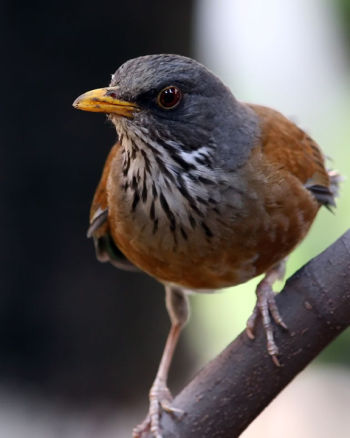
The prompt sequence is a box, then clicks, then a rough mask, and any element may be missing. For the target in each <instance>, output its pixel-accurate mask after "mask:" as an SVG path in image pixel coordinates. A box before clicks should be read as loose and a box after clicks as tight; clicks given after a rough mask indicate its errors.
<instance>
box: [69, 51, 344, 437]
mask: <svg viewBox="0 0 350 438" xmlns="http://www.w3.org/2000/svg"><path fill="white" fill-rule="evenodd" d="M73 105H74V107H75V108H78V109H81V110H85V111H93V112H103V113H107V114H108V118H109V119H110V120H111V121H112V123H113V124H114V125H115V127H116V130H117V133H118V142H117V143H116V144H115V145H114V146H113V147H112V149H111V151H110V153H109V156H108V158H107V161H106V164H105V167H104V170H103V173H102V178H101V181H100V183H99V185H98V187H97V190H96V193H95V196H94V199H93V203H92V207H91V216H90V228H89V231H88V236H89V237H93V239H94V243H95V247H96V253H97V258H98V259H99V260H100V261H109V262H111V263H112V264H114V265H115V266H117V267H119V268H124V269H141V270H142V271H145V272H147V273H148V274H149V275H151V276H153V277H155V278H156V279H158V280H159V281H160V282H161V283H163V284H164V286H165V290H166V306H167V309H168V312H169V316H170V319H171V329H170V333H169V336H168V339H167V342H166V346H165V349H164V353H163V356H162V359H161V362H160V365H159V369H158V373H157V376H156V378H155V381H154V383H153V386H152V388H151V391H150V409H149V413H148V415H147V417H146V419H145V421H144V422H143V423H142V424H141V425H140V426H138V427H136V428H135V430H134V436H135V437H138V436H141V435H142V433H143V431H146V430H151V431H152V433H153V434H154V436H156V437H161V431H160V427H159V417H160V414H161V410H162V409H166V410H170V411H171V410H172V408H171V396H170V393H169V391H168V388H167V375H168V370H169V367H170V363H171V359H172V356H173V353H174V349H175V345H176V343H177V340H178V337H179V334H180V331H181V328H182V327H183V326H184V324H185V323H186V321H187V318H188V300H187V296H186V292H187V291H188V290H192V291H195V292H203V291H205V290H212V289H220V288H224V287H228V286H233V285H236V284H240V283H243V282H245V281H247V280H249V279H251V278H253V277H255V276H257V275H259V274H262V273H265V276H264V278H263V280H262V281H261V282H260V283H259V285H258V287H257V289H256V294H257V303H256V306H255V309H254V311H253V314H252V316H251V317H250V318H249V320H248V323H247V334H248V336H249V337H250V338H254V334H253V333H254V327H255V325H256V322H257V317H258V315H260V317H261V319H262V323H263V326H264V329H265V332H266V338H267V349H268V352H269V354H270V355H271V356H272V358H273V360H274V362H275V363H276V364H277V365H278V364H279V362H278V359H277V355H278V348H277V346H276V344H275V342H274V338H273V330H272V324H271V317H272V319H273V320H274V321H275V322H276V323H277V324H278V325H280V326H282V327H284V328H286V326H285V324H284V322H283V320H282V318H281V316H280V314H279V311H278V309H277V306H276V304H275V299H274V293H273V291H272V284H273V282H274V281H275V280H276V279H277V278H278V277H279V276H280V275H281V273H282V271H283V269H282V267H283V265H284V259H285V258H286V257H287V256H288V254H289V253H290V252H291V251H292V250H293V249H294V248H295V247H296V245H298V243H299V242H301V240H302V239H303V238H304V237H305V235H306V233H307V232H308V230H309V228H310V226H311V224H312V222H313V220H314V219H315V216H316V214H317V212H318V210H319V208H320V206H322V205H325V206H326V207H330V206H333V205H334V195H335V193H334V190H333V186H334V187H335V186H336V183H337V174H336V173H328V172H327V170H326V168H325V164H324V157H323V154H322V152H321V151H320V149H319V147H318V146H317V144H316V143H315V142H314V141H313V140H312V139H311V138H310V137H309V136H308V135H307V134H306V133H305V132H303V131H302V130H301V129H299V128H298V127H297V126H296V125H295V124H294V123H292V122H290V121H289V120H288V119H286V118H285V117H283V116H282V115H281V114H280V113H278V112H277V111H274V110H272V109H270V108H266V107H263V106H258V105H251V104H246V103H241V102H239V101H237V100H236V99H235V98H234V96H233V95H232V93H231V92H230V90H229V89H228V88H227V87H226V86H225V85H224V84H223V83H222V82H221V81H220V79H218V78H217V77H216V76H215V75H214V74H213V73H211V72H210V71H209V70H208V69H207V68H205V67H204V66H203V65H201V64H199V63H198V62H196V61H194V60H192V59H189V58H185V57H182V56H178V55H151V56H143V57H140V58H136V59H132V60H130V61H128V62H126V63H125V64H123V65H122V66H121V67H120V68H119V69H118V70H117V71H116V72H115V74H114V75H113V76H112V81H111V84H110V86H109V87H107V88H101V89H97V90H93V91H89V92H87V93H85V94H83V95H81V96H80V97H78V98H77V99H76V100H75V102H74V104H73Z"/></svg>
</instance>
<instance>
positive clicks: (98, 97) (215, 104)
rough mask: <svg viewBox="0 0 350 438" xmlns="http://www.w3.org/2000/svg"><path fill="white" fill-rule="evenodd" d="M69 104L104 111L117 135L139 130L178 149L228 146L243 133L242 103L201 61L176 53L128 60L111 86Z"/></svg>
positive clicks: (151, 141)
mask: <svg viewBox="0 0 350 438" xmlns="http://www.w3.org/2000/svg"><path fill="white" fill-rule="evenodd" d="M73 106H74V107H75V108H77V109H81V110H84V111H92V112H103V113H107V114H108V117H109V119H110V120H111V121H112V122H113V123H114V125H115V126H116V129H117V132H118V134H119V136H122V135H123V134H124V133H126V134H127V135H130V134H132V133H133V132H134V133H138V135H139V136H140V135H141V136H142V137H143V138H144V140H145V144H147V142H148V143H149V144H153V145H156V148H159V149H161V148H164V147H165V148H168V149H169V148H173V149H174V150H175V151H176V153H177V154H178V153H181V152H187V153H192V152H195V151H197V150H199V149H200V148H203V147H211V148H213V147H214V148H215V147H217V145H219V146H221V145H225V144H226V143H227V144H230V147H231V146H234V143H235V142H236V141H235V139H236V140H238V142H239V141H240V140H241V137H242V133H240V126H239V125H240V120H241V117H240V114H241V112H242V107H241V105H240V104H239V103H238V102H237V101H236V100H235V98H234V97H233V95H232V93H231V92H230V90H229V89H228V88H227V87H226V86H225V85H224V84H223V83H222V82H221V80H220V79H219V78H218V77H217V76H215V75H214V74H213V73H211V72H210V71H209V70H208V69H207V68H206V67H204V66H203V65H202V64H200V63H199V62H197V61H195V60H193V59H190V58H187V57H184V56H179V55H167V54H163V55H148V56H142V57H139V58H135V59H131V60H129V61H127V62H125V63H124V64H123V65H121V67H119V68H118V70H117V71H116V72H115V73H114V74H113V75H112V81H111V83H110V86H109V87H106V88H99V89H96V90H92V91H88V92H87V93H84V94H82V95H81V96H79V97H78V98H77V99H76V100H75V101H74V103H73ZM235 127H237V129H236V128H235ZM243 134H244V135H245V133H243ZM230 136H232V137H235V139H230V138H229V137H230ZM234 155H235V153H234V151H233V154H232V156H234Z"/></svg>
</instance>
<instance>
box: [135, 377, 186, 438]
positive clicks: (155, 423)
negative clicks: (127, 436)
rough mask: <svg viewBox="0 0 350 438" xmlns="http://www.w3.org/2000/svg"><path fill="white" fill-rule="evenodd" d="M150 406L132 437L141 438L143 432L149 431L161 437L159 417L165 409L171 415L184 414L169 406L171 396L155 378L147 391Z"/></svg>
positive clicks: (164, 386)
mask: <svg viewBox="0 0 350 438" xmlns="http://www.w3.org/2000/svg"><path fill="white" fill-rule="evenodd" d="M149 398H150V407H149V411H148V414H147V416H146V418H145V419H144V421H143V422H142V423H141V424H139V425H138V426H136V427H135V428H134V430H133V435H132V436H133V438H142V435H143V434H144V433H145V432H149V431H151V433H152V434H153V436H154V437H155V438H162V434H161V427H160V418H161V415H162V412H163V411H165V412H167V413H169V414H172V415H180V416H181V417H182V416H183V415H184V411H183V410H181V409H177V408H174V407H173V406H171V402H172V396H171V394H170V391H169V389H168V388H167V387H166V385H165V384H164V383H162V382H161V381H158V380H156V381H155V382H154V384H153V386H152V388H151V390H150V393H149Z"/></svg>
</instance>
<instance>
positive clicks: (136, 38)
mask: <svg viewBox="0 0 350 438" xmlns="http://www.w3.org/2000/svg"><path fill="white" fill-rule="evenodd" d="M1 9H2V10H1V14H0V16H1V18H0V20H1V21H0V24H1V26H0V35H1V37H0V41H1V43H2V50H1V53H2V67H1V75H2V80H1V84H2V85H1V88H2V89H1V100H2V105H1V123H2V129H1V138H2V141H1V143H2V145H1V152H0V153H1V157H0V162H1V176H0V184H1V187H0V193H1V205H2V214H1V217H0V221H1V222H0V224H1V226H0V230H1V244H2V251H1V285H2V287H1V294H0V357H1V361H0V383H2V384H5V385H7V386H9V387H18V388H20V389H21V390H23V389H25V388H33V387H34V388H35V390H36V391H37V392H38V393H39V394H41V393H42V394H45V396H46V397H49V398H50V397H51V398H54V399H56V400H57V399H61V400H69V401H70V402H71V403H73V404H74V403H77V404H89V403H91V404H95V403H99V402H100V401H105V400H109V401H112V402H115V403H119V402H120V403H123V405H125V404H126V403H129V402H130V403H133V402H134V401H135V399H138V398H139V397H141V398H142V400H144V404H145V408H146V397H147V391H148V388H149V386H150V385H151V383H152V380H153V378H154V376H155V372H156V368H157V365H158V360H159V358H160V355H161V351H162V348H163V344H164V342H165V338H166V335H167V330H168V328H169V322H168V316H167V314H166V311H165V307H164V293H163V288H162V286H160V285H159V284H157V283H156V282H155V281H154V280H152V279H150V278H148V277H146V276H145V275H143V274H132V273H125V272H121V271H118V270H117V269H115V268H113V267H112V266H110V265H107V264H100V263H98V262H97V261H96V259H95V255H94V250H93V245H92V242H91V241H88V240H87V239H86V237H85V233H86V229H87V226H88V214H89V207H90V202H91V200H92V196H93V193H94V190H95V187H96V184H97V182H98V179H99V176H100V173H101V171H102V167H103V164H104V160H105V157H106V155H107V153H108V151H109V148H110V146H111V145H112V144H113V142H114V141H115V139H116V134H115V131H114V128H112V126H110V125H109V124H107V123H106V122H105V117H104V116H102V115H95V114H87V113H83V112H79V111H76V110H74V109H73V108H72V102H73V100H74V99H75V98H76V97H77V96H78V95H80V94H81V93H83V92H85V91H87V90H89V89H93V88H98V87H102V86H105V85H107V84H108V83H109V81H110V75H111V74H112V73H113V72H114V71H115V70H116V69H117V67H118V66H119V65H120V64H121V63H123V62H124V61H126V60H127V59H129V58H133V57H136V56H139V55H144V54H150V53H160V52H174V53H180V54H184V55H191V46H190V40H191V21H192V2H191V1H188V0H184V1H179V0H177V1H176V2H166V1H162V0H157V1H152V2H148V1H141V0H138V1H135V0H134V1H132V2H129V1H106V0H102V1H79V2H70V1H69V2H68V1H64V0H63V1H60V2H53V3H52V4H50V2H47V1H34V2H23V1H11V2H10V1H5V2H2V3H1ZM189 356H190V355H189V354H188V352H187V353H186V345H185V344H184V342H182V343H181V344H180V348H179V351H178V354H177V356H176V361H175V364H174V367H173V368H176V376H177V377H178V378H179V379H181V380H183V378H184V375H183V373H182V370H184V369H187V370H189V368H190V367H189V361H190V357H189ZM173 383H174V382H173ZM175 383H176V382H175ZM175 386H176V385H175Z"/></svg>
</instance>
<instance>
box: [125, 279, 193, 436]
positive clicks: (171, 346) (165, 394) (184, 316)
mask: <svg viewBox="0 0 350 438" xmlns="http://www.w3.org/2000/svg"><path fill="white" fill-rule="evenodd" d="M165 290H166V307H167V309H168V313H169V317H170V320H171V328H170V332H169V335H168V338H167V341H166V344H165V348H164V351H163V355H162V358H161V361H160V364H159V368H158V372H157V375H156V378H155V380H154V382H153V385H152V387H151V390H150V392H149V400H150V405H149V411H148V414H147V416H146V418H145V420H144V421H143V422H142V423H141V424H140V425H139V426H136V427H135V428H134V430H133V438H141V437H142V434H143V433H144V432H146V431H151V433H152V434H153V435H154V437H155V438H162V434H161V430H160V424H159V422H160V416H161V413H162V410H164V411H166V412H169V413H173V414H176V413H178V414H183V412H182V411H180V410H179V409H176V408H173V407H172V406H171V402H172V397H171V394H170V391H169V389H168V387H167V380H168V373H169V368H170V365H171V361H172V358H173V355H174V351H175V347H176V344H177V341H178V339H179V335H180V332H181V329H182V328H183V326H184V325H185V324H186V322H187V320H188V314H189V304H188V299H187V296H186V295H185V293H184V292H183V291H182V290H181V289H180V288H178V287H175V286H166V288H165Z"/></svg>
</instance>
